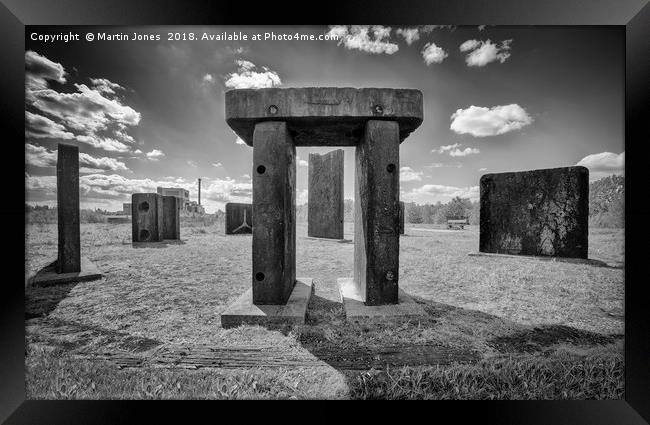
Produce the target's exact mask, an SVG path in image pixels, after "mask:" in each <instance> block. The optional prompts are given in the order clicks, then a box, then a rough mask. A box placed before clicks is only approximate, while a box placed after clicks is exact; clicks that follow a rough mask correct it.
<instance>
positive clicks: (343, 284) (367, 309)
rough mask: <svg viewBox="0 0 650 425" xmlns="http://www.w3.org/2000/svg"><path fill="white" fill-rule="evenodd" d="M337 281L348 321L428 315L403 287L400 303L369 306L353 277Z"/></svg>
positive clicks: (399, 294)
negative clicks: (365, 302)
mask: <svg viewBox="0 0 650 425" xmlns="http://www.w3.org/2000/svg"><path fill="white" fill-rule="evenodd" d="M336 281H337V283H338V285H339V293H340V294H341V302H342V303H343V309H344V310H345V317H346V319H347V320H348V321H358V320H373V321H375V320H376V321H379V320H382V319H388V320H395V319H400V318H405V319H410V318H418V317H425V316H426V312H425V311H424V308H423V307H422V306H421V305H420V304H418V303H416V302H415V300H414V299H413V298H411V296H410V295H408V294H406V293H405V292H404V291H402V290H401V289H399V290H398V293H397V296H398V301H399V304H385V305H375V306H367V305H365V304H364V302H363V301H362V300H363V297H362V296H361V294H360V293H359V291H358V290H357V287H356V285H355V284H354V281H353V279H352V278H351V277H345V278H340V279H337V280H336Z"/></svg>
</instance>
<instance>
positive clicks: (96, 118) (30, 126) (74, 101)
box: [25, 51, 141, 152]
mask: <svg viewBox="0 0 650 425" xmlns="http://www.w3.org/2000/svg"><path fill="white" fill-rule="evenodd" d="M25 64H26V65H25V81H26V87H25V89H26V90H25V100H26V104H27V105H28V106H29V107H30V108H31V109H34V110H35V111H34V112H31V111H26V112H25V135H26V136H27V137H28V138H52V139H64V140H72V139H74V140H77V141H79V142H82V143H86V144H89V145H91V146H93V147H95V148H98V149H104V150H106V151H112V152H128V151H130V150H131V149H132V148H131V147H130V146H129V145H130V144H135V139H134V138H133V137H131V136H130V135H128V134H127V133H126V130H127V128H128V127H133V126H137V125H138V124H139V123H140V119H141V116H140V113H139V112H137V111H135V110H134V109H133V108H131V107H129V106H127V105H124V104H123V103H122V101H121V100H120V99H118V98H117V97H114V96H115V93H116V90H124V88H123V87H122V86H120V85H119V84H117V83H114V82H112V81H109V80H108V79H106V78H91V79H90V85H91V87H88V86H87V85H85V84H74V87H75V89H76V91H66V92H58V91H56V90H54V89H52V88H50V87H49V82H50V81H57V82H59V83H65V82H67V80H66V79H65V75H66V72H65V69H64V68H63V66H62V65H61V64H59V63H55V62H52V61H51V60H49V59H47V58H46V57H44V56H41V55H39V54H37V53H35V52H33V51H28V52H26V53H25ZM107 96H111V97H107Z"/></svg>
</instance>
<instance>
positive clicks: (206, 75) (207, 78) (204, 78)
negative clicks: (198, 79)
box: [202, 74, 214, 83]
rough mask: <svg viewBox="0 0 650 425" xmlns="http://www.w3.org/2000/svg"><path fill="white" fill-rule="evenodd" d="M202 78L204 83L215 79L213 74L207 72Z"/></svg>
mask: <svg viewBox="0 0 650 425" xmlns="http://www.w3.org/2000/svg"><path fill="white" fill-rule="evenodd" d="M202 80H203V82H204V83H211V82H213V81H214V77H213V76H212V74H205V75H204V76H203V79H202Z"/></svg>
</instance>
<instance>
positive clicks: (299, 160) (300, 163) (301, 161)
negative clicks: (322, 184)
mask: <svg viewBox="0 0 650 425" xmlns="http://www.w3.org/2000/svg"><path fill="white" fill-rule="evenodd" d="M296 164H298V166H299V167H308V166H309V163H308V162H307V161H305V160H304V159H302V158H300V157H299V156H297V157H296Z"/></svg>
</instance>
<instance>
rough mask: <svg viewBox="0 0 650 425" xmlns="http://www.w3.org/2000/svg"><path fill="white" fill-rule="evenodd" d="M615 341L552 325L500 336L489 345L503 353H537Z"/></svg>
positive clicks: (590, 333) (606, 337) (609, 337)
mask: <svg viewBox="0 0 650 425" xmlns="http://www.w3.org/2000/svg"><path fill="white" fill-rule="evenodd" d="M615 340H616V338H615V337H614V336H610V335H601V334H598V333H595V332H590V331H584V330H580V329H575V328H571V327H569V326H564V325H550V326H540V327H536V328H533V329H530V330H525V331H520V332H517V333H514V334H511V335H505V336H499V337H496V338H493V339H491V340H490V341H488V345H490V346H492V347H494V348H496V349H497V350H499V351H500V352H502V353H522V352H526V353H535V352H542V351H545V350H546V349H548V348H549V347H551V346H553V345H556V344H562V343H565V344H571V345H588V346H593V345H607V344H613V343H614V342H615Z"/></svg>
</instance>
